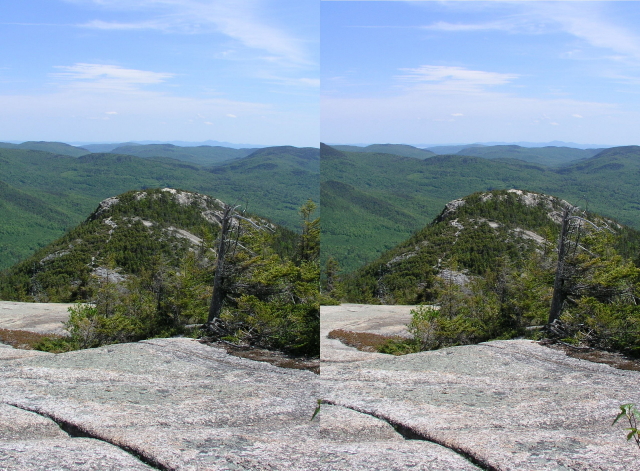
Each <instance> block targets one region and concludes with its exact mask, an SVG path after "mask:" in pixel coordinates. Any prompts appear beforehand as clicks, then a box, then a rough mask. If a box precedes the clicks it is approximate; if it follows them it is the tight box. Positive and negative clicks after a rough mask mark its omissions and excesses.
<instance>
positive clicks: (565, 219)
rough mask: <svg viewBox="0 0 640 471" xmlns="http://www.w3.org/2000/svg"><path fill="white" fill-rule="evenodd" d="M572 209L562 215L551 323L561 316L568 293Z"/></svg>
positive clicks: (566, 210)
mask: <svg viewBox="0 0 640 471" xmlns="http://www.w3.org/2000/svg"><path fill="white" fill-rule="evenodd" d="M570 213H571V212H570V210H569V209H568V208H567V209H565V210H564V214H563V215H562V230H561V231H560V237H559V239H558V265H557V266H556V277H555V280H554V282H553V299H552V300H551V309H550V310H549V324H551V323H552V322H553V321H555V320H556V319H558V318H559V317H560V314H562V305H563V304H564V301H565V299H567V294H566V292H565V290H564V281H565V279H564V276H565V273H564V259H565V255H566V253H565V243H566V239H567V233H568V232H569V214H570Z"/></svg>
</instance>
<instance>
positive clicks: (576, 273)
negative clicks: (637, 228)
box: [548, 206, 608, 325]
mask: <svg viewBox="0 0 640 471" xmlns="http://www.w3.org/2000/svg"><path fill="white" fill-rule="evenodd" d="M578 209H579V208H578V207H576V206H569V207H568V208H566V209H565V210H564V212H563V214H562V227H561V229H560V236H559V237H558V263H557V265H556V273H555V279H554V282H553V298H552V300H551V308H550V309H549V320H548V325H551V324H553V323H554V322H555V321H557V320H558V319H559V318H560V316H561V315H562V310H563V308H564V305H565V302H567V300H570V296H571V295H580V294H581V292H584V291H586V290H588V289H589V288H590V286H587V285H584V284H583V283H580V282H579V278H580V275H581V270H580V268H579V267H578V266H577V265H576V264H575V263H572V262H571V261H570V260H569V259H570V258H572V257H574V256H575V255H576V254H577V253H579V252H587V253H589V251H588V249H586V248H585V247H583V246H582V245H581V244H580V239H581V238H582V235H583V234H582V232H584V228H585V227H587V226H591V227H592V228H593V229H594V230H596V231H601V230H603V229H608V227H606V226H604V227H599V226H597V225H596V224H594V223H593V222H591V221H589V220H588V219H587V218H586V217H583V216H580V215H576V214H575V213H576V212H577V211H578Z"/></svg>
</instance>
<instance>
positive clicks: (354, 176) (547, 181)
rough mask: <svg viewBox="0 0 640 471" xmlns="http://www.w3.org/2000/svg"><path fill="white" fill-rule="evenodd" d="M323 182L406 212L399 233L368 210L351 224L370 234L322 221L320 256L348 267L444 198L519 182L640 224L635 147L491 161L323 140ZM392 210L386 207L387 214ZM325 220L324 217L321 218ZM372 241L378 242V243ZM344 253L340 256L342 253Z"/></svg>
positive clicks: (400, 236)
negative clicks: (569, 157)
mask: <svg viewBox="0 0 640 471" xmlns="http://www.w3.org/2000/svg"><path fill="white" fill-rule="evenodd" d="M321 154H322V172H321V180H322V181H321V185H324V184H325V182H340V183H343V184H346V185H350V186H351V187H353V188H354V189H355V190H357V191H359V192H362V193H364V194H366V195H368V196H370V197H373V198H376V199H377V200H381V201H385V202H386V203H388V204H390V205H391V206H392V207H393V208H395V211H400V212H401V213H403V214H404V213H406V214H409V215H410V217H409V218H407V220H406V221H405V222H404V224H396V230H397V232H396V233H391V232H388V231H384V230H382V231H380V232H376V231H375V227H376V225H380V224H381V223H380V222H379V221H374V220H371V221H368V220H367V215H366V214H363V218H364V219H361V220H358V221H357V222H355V223H356V224H357V225H359V226H362V227H368V228H371V229H369V230H367V234H366V235H365V234H364V233H363V234H362V235H361V234H359V233H358V232H357V231H354V232H352V233H350V234H348V235H347V234H344V233H338V232H336V229H335V228H333V227H332V226H331V225H330V224H329V225H326V226H325V225H323V259H324V260H326V259H327V257H329V256H333V257H334V258H336V259H337V260H338V261H339V262H340V264H341V266H342V268H343V270H344V271H345V272H348V271H351V270H354V269H355V268H357V267H358V266H361V265H360V263H361V261H362V260H365V261H372V260H374V259H375V258H376V257H377V256H379V255H380V254H381V253H382V251H383V250H384V248H388V247H393V246H395V245H397V244H399V243H400V242H401V241H402V240H404V239H405V238H407V237H409V235H410V234H411V233H412V232H413V231H415V230H417V229H418V228H419V227H423V226H424V225H425V224H427V223H428V222H429V221H430V220H432V219H433V218H434V217H435V216H436V215H437V214H438V212H439V211H440V208H442V206H443V205H445V204H446V203H447V202H448V201H451V200H454V199H457V198H461V197H463V196H465V195H468V194H471V193H474V192H478V191H488V190H493V189H505V190H506V189H510V188H521V189H526V190H529V191H536V192H541V193H546V194H552V195H556V196H558V197H560V198H564V199H566V200H568V201H572V202H574V203H575V204H580V205H581V206H584V207H586V208H588V209H589V210H592V211H596V212H598V213H600V214H602V215H605V216H607V217H611V218H615V219H616V220H618V221H620V222H621V223H623V224H626V225H629V226H632V227H635V228H640V212H639V211H638V209H640V186H638V185H637V181H638V179H640V147H636V146H631V147H618V148H612V149H606V150H604V151H602V152H600V153H599V154H598V155H596V156H594V157H591V158H589V159H586V160H581V161H579V162H574V163H573V164H571V165H567V166H564V167H559V168H551V167H546V166H543V165H536V164H532V163H528V162H523V161H518V160H505V161H502V160H491V159H484V158H480V157H473V156H463V155H440V156H435V157H431V158H429V159H425V160H417V159H414V158H406V157H401V156H393V155H389V154H371V153H355V152H340V151H339V150H337V149H334V148H332V147H330V146H326V145H322V146H321ZM325 195H326V198H327V199H324V198H323V201H322V205H323V206H324V207H325V208H327V209H326V210H324V213H323V220H324V221H331V220H332V219H337V220H339V219H341V218H342V216H341V215H340V214H339V213H337V212H336V211H334V210H333V209H332V207H331V206H332V205H331V202H330V198H331V197H332V196H331V195H332V193H331V192H328V193H325ZM391 213H393V211H391V212H390V213H389V214H391ZM323 224H324V223H323ZM383 224H389V225H391V224H392V223H391V221H389V220H387V222H385V223H383ZM375 247H378V249H376V248H375ZM342 254H344V255H342Z"/></svg>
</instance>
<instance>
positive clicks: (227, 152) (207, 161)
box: [108, 144, 255, 166]
mask: <svg viewBox="0 0 640 471" xmlns="http://www.w3.org/2000/svg"><path fill="white" fill-rule="evenodd" d="M253 151H255V149H231V148H229V147H220V146H197V147H179V146H174V145H172V144H147V145H140V144H134V145H125V146H120V147H116V148H114V149H111V150H109V151H108V152H110V153H114V154H127V155H135V156H137V157H143V158H153V157H168V158H171V159H176V160H183V161H186V162H193V163H196V164H199V165H205V166H206V165H215V164H218V163H220V162H224V161H227V160H233V159H239V158H242V157H246V156H247V155H249V154H251V153H252V152H253Z"/></svg>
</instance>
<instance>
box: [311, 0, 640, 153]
mask: <svg viewBox="0 0 640 471" xmlns="http://www.w3.org/2000/svg"><path fill="white" fill-rule="evenodd" d="M321 64H322V68H321V133H320V134H321V140H322V141H323V142H326V143H334V144H338V143H340V144H349V143H359V144H362V143H365V144H367V143H404V144H423V145H424V144H434V145H435V144H452V143H473V142H520V141H527V142H550V141H565V142H575V143H582V144H600V145H610V146H614V145H631V144H636V145H637V144H640V132H639V130H640V2H637V1H629V2H627V1H624V2H609V1H604V2H600V1H588V2H578V1H560V2H541V1H529V2H525V1H512V2H501V1H490V2H480V1H448V2H440V1H335V0H334V1H329V0H324V1H322V2H321Z"/></svg>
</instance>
